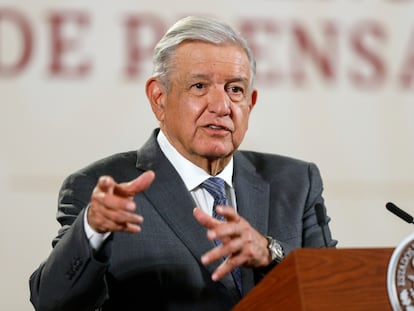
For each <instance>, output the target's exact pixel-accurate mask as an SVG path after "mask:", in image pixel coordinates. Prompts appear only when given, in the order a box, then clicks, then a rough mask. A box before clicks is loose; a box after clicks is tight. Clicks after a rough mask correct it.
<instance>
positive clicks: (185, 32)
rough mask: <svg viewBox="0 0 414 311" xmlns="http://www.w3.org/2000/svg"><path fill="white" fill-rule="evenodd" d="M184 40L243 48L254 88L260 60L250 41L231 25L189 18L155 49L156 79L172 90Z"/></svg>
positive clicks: (205, 19)
mask: <svg viewBox="0 0 414 311" xmlns="http://www.w3.org/2000/svg"><path fill="white" fill-rule="evenodd" d="M184 41H203V42H208V43H212V44H217V45H219V44H225V43H231V44H235V45H239V46H240V47H241V48H242V49H243V50H244V51H245V52H246V55H247V58H248V59H249V62H250V71H251V79H250V87H253V84H254V78H255V75H256V60H255V58H254V55H253V52H252V50H251V49H250V47H249V45H248V43H247V41H246V39H245V38H243V37H242V36H241V35H240V34H239V33H237V32H236V31H235V30H234V29H233V28H232V27H230V26H229V25H228V24H225V23H223V22H221V21H218V20H216V19H212V18H207V17H196V16H187V17H185V18H183V19H180V20H179V21H177V22H176V23H175V24H174V25H172V26H171V28H170V29H168V30H167V32H166V33H165V35H164V36H163V37H162V38H161V40H160V41H159V42H158V44H157V45H156V46H155V49H154V56H153V77H156V78H158V79H159V80H160V82H161V83H162V84H163V85H164V87H165V88H166V89H167V90H168V88H169V77H168V70H169V68H170V65H171V58H172V56H173V55H174V52H175V50H176V49H177V48H178V46H179V45H180V44H181V43H182V42H184Z"/></svg>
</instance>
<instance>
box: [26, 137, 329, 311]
mask: <svg viewBox="0 0 414 311" xmlns="http://www.w3.org/2000/svg"><path fill="white" fill-rule="evenodd" d="M158 131H159V130H158V129H156V130H155V131H154V133H153V135H152V137H151V138H150V139H149V140H148V141H147V143H146V144H145V145H144V146H143V147H142V148H141V149H140V150H138V152H136V151H134V152H132V151H131V152H125V153H120V154H116V155H113V156H110V157H108V158H105V159H102V160H100V161H97V162H95V163H93V164H91V165H89V166H88V167H86V168H84V169H82V170H80V171H78V172H76V173H74V174H72V175H71V176H69V177H68V178H67V179H66V180H65V181H64V184H63V186H62V188H61V191H60V193H59V207H58V213H57V219H58V221H59V222H60V223H61V225H62V227H61V229H60V230H59V234H58V236H57V237H56V238H55V239H54V240H53V243H52V245H53V250H52V252H51V254H50V255H49V257H48V258H47V259H46V260H45V261H44V262H43V263H42V264H41V265H40V266H39V268H38V269H36V271H34V273H33V274H32V275H31V277H30V291H31V302H32V303H33V305H34V306H35V308H36V310H38V311H45V310H54V311H57V310H71V311H82V310H95V309H98V308H101V309H102V310H117V311H127V310H144V309H145V306H150V307H149V309H150V310H179V311H182V310H215V311H216V310H229V309H231V308H232V307H233V306H234V305H235V304H236V303H237V302H238V301H239V300H240V299H241V296H240V294H239V292H238V291H237V289H236V287H235V284H234V281H233V279H232V277H231V275H230V274H229V275H228V276H227V277H225V278H224V279H222V280H220V281H218V282H213V281H212V280H211V273H212V272H213V271H214V269H216V268H217V266H218V265H219V264H220V263H219V262H217V263H214V264H211V265H209V266H204V265H203V264H202V263H201V261H200V257H201V255H202V254H204V253H205V252H207V251H208V250H210V249H211V248H212V247H214V244H213V242H211V241H209V240H208V239H207V238H206V229H205V228H203V227H202V226H201V225H199V224H198V222H197V221H196V220H195V219H194V217H193V214H192V211H193V209H194V207H195V202H194V200H193V199H192V197H191V195H190V194H189V192H188V191H187V189H186V187H185V185H184V183H183V181H182V180H181V178H180V177H179V175H178V173H177V172H176V171H175V169H174V168H173V166H172V165H171V163H170V162H169V161H168V160H167V159H166V157H165V156H164V154H163V153H162V152H161V150H160V148H159V146H158V144H157V141H156V135H157V133H158ZM147 170H153V171H154V172H155V175H156V178H155V180H154V182H153V184H152V185H151V186H150V187H149V188H148V189H147V190H146V191H145V192H143V193H140V194H138V195H136V196H135V201H136V205H137V211H136V212H137V213H139V214H141V215H143V217H144V223H143V226H142V227H143V230H142V232H141V233H139V234H130V233H114V234H113V235H112V236H111V237H110V238H109V239H108V240H107V241H106V242H105V244H104V245H103V246H102V247H101V249H100V250H99V251H98V252H95V251H93V250H92V248H91V247H90V246H89V243H88V240H87V238H86V236H85V233H84V229H83V215H84V210H85V207H86V206H87V205H88V203H89V200H90V196H91V192H92V190H93V188H94V186H95V185H96V183H97V180H98V178H99V177H100V176H102V175H111V176H112V177H113V178H114V179H115V180H116V181H117V182H123V181H129V180H132V179H134V178H136V177H137V176H138V175H140V174H142V173H143V172H145V171H147ZM233 179H234V187H235V192H236V197H237V208H238V212H239V213H240V215H242V216H243V217H244V218H246V219H247V221H249V223H250V224H251V225H252V226H253V227H254V228H256V229H257V230H258V231H259V232H261V233H263V234H265V235H270V236H272V237H274V238H275V239H277V240H278V241H280V242H281V244H282V245H283V247H284V249H285V251H286V252H287V253H289V252H290V251H291V250H293V249H295V248H300V247H323V246H324V239H323V235H322V233H321V228H320V227H319V225H318V224H317V219H316V216H315V211H314V205H315V204H316V203H322V204H323V198H322V180H321V177H320V175H319V171H318V169H317V167H316V166H315V165H314V164H312V163H306V162H303V161H300V160H297V159H292V158H288V157H282V156H279V155H271V154H264V153H257V152H250V151H238V152H236V153H235V155H234V177H233ZM327 220H328V221H329V218H327ZM325 232H326V234H327V237H328V244H329V247H335V245H336V241H335V240H333V239H332V238H331V234H330V230H329V228H328V227H326V228H325ZM241 272H242V279H243V289H244V293H243V294H244V295H246V294H247V293H248V292H249V291H250V290H251V289H252V288H253V287H254V286H255V285H256V284H257V283H258V282H259V281H260V279H261V278H262V277H263V271H260V270H255V269H248V268H242V269H241ZM154 297H155V299H154Z"/></svg>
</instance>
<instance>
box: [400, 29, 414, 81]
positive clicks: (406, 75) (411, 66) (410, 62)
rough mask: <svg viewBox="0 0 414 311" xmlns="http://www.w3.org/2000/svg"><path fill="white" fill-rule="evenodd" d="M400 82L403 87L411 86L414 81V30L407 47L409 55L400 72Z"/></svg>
mask: <svg viewBox="0 0 414 311" xmlns="http://www.w3.org/2000/svg"><path fill="white" fill-rule="evenodd" d="M400 82H401V86H402V87H403V88H407V89H408V88H411V87H412V86H413V82H414V30H413V31H412V33H411V39H410V40H409V43H408V47H407V55H406V56H405V58H404V61H403V66H402V69H401V74H400Z"/></svg>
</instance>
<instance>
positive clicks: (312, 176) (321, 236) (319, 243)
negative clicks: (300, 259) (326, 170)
mask: <svg viewBox="0 0 414 311" xmlns="http://www.w3.org/2000/svg"><path fill="white" fill-rule="evenodd" d="M308 177H309V192H308V196H307V199H306V203H305V207H304V213H303V234H302V247H335V246H336V245H337V240H334V239H332V235H331V230H330V228H329V222H330V220H331V219H330V217H329V216H328V215H327V214H326V207H325V203H324V199H323V196H322V191H323V184H322V178H321V175H320V172H319V169H318V167H317V166H316V165H315V164H313V163H309V164H308ZM316 204H321V205H322V207H323V210H324V211H325V213H324V216H325V222H324V223H325V225H323V226H322V227H321V226H320V225H319V224H318V221H317V217H316V211H315V205H316ZM325 238H326V242H325ZM325 243H326V245H325Z"/></svg>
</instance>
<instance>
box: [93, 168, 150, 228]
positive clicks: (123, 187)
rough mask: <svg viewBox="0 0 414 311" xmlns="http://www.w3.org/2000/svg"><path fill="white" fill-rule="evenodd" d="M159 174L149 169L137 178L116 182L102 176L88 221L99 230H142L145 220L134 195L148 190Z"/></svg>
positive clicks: (95, 189)
mask: <svg viewBox="0 0 414 311" xmlns="http://www.w3.org/2000/svg"><path fill="white" fill-rule="evenodd" d="M154 178H155V174H154V172H153V171H147V172H145V173H143V174H142V175H140V176H139V177H137V178H136V179H134V180H132V181H130V182H126V183H120V184H118V183H116V182H115V181H114V180H113V178H112V177H110V176H102V177H100V178H99V180H98V183H97V185H96V186H95V188H94V190H93V192H92V196H91V203H90V205H89V209H88V215H87V219H88V223H89V225H90V226H91V227H92V229H94V230H95V231H97V232H99V233H105V232H114V231H126V232H131V233H134V232H140V231H141V224H142V222H143V221H144V219H143V217H142V216H141V215H138V214H135V213H134V211H135V210H136V205H135V202H134V200H133V198H134V195H135V194H137V193H140V192H142V191H144V190H145V189H147V188H148V187H149V185H150V184H151V183H152V182H153V180H154Z"/></svg>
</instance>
